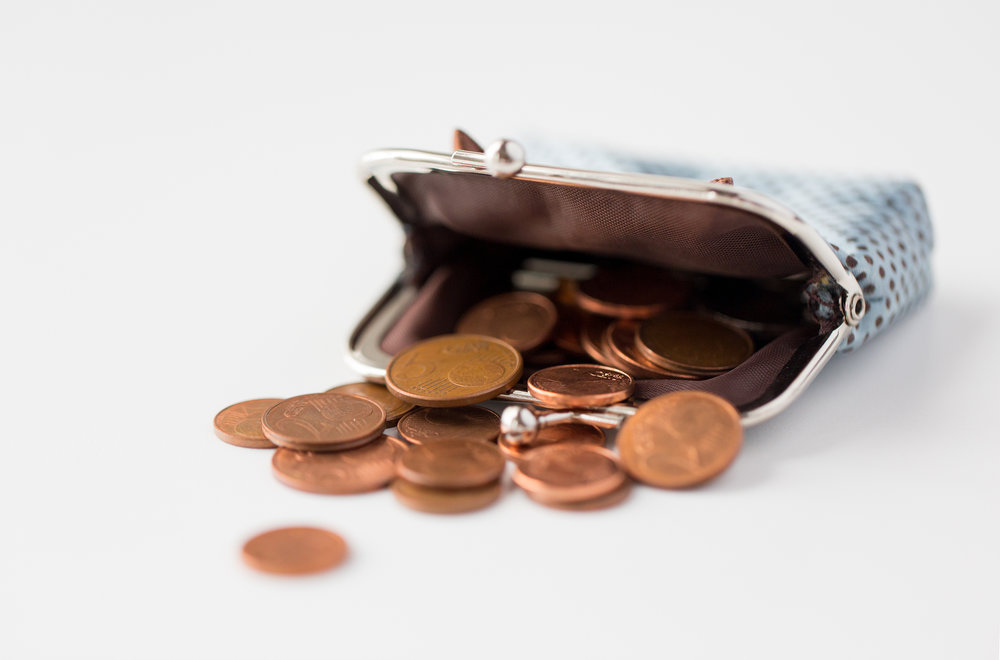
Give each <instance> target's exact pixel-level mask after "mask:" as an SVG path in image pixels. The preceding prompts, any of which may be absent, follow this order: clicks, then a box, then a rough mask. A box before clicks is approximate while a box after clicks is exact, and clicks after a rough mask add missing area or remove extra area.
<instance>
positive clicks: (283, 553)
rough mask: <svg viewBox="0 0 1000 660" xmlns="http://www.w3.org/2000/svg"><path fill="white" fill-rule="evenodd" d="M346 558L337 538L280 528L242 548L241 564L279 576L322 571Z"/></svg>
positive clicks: (316, 531) (307, 529)
mask: <svg viewBox="0 0 1000 660" xmlns="http://www.w3.org/2000/svg"><path fill="white" fill-rule="evenodd" d="M345 557H347V544H346V543H344V539H342V538H340V536H339V535H337V534H334V533H333V532H330V531H327V530H325V529H318V528H316V527H284V528H281V529H274V530H271V531H270V532H264V533H263V534H259V535H257V536H255V537H253V538H252V539H250V540H249V541H247V542H246V543H245V544H244V545H243V561H244V562H246V563H247V564H248V565H249V566H251V567H252V568H256V569H257V570H258V571H264V572H265V573H277V574H279V575H304V574H306V573H318V572H320V571H326V570H329V569H331V568H333V567H334V566H336V565H338V564H340V563H341V562H343V561H344V558H345Z"/></svg>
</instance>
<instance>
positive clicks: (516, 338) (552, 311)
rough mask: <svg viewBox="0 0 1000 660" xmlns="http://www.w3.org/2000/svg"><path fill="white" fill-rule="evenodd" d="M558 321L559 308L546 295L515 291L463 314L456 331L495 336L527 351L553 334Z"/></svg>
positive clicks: (503, 294)
mask: <svg viewBox="0 0 1000 660" xmlns="http://www.w3.org/2000/svg"><path fill="white" fill-rule="evenodd" d="M556 318H557V313H556V306H555V305H554V304H553V303H552V301H551V300H549V299H548V298H546V297H545V296H543V295H541V294H540V293H534V292H531V291H514V292H512V293H502V294H500V295H498V296H493V297H491V298H487V299H486V300H483V301H481V302H479V303H477V304H476V305H474V306H473V307H472V308H471V309H469V311H467V312H466V313H465V314H463V315H462V318H460V319H459V320H458V324H457V325H456V326H455V330H456V332H459V333H461V334H472V335H487V336H489V337H496V338H497V339H502V340H503V341H505V342H507V343H508V344H510V345H511V346H513V347H514V348H515V349H517V350H519V351H521V352H527V351H530V350H532V349H534V348H538V347H539V346H541V345H542V344H543V343H545V341H546V340H547V339H548V338H549V337H550V336H551V335H552V330H553V329H554V328H555V327H556Z"/></svg>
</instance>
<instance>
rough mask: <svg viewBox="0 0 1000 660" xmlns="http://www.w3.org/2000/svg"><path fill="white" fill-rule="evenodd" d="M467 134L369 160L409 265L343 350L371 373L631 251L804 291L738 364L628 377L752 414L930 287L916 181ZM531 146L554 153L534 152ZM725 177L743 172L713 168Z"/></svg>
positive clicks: (639, 393)
mask: <svg viewBox="0 0 1000 660" xmlns="http://www.w3.org/2000/svg"><path fill="white" fill-rule="evenodd" d="M461 138H464V140H461V141H460V142H458V143H457V146H461V147H462V148H461V149H457V150H455V151H453V152H449V153H435V152H425V151H410V150H385V151H376V152H373V153H370V154H368V155H367V156H366V157H365V158H364V160H363V162H362V165H361V170H362V175H363V177H364V179H365V181H366V182H367V183H368V184H369V185H370V186H371V187H372V188H373V189H374V190H375V191H376V192H377V193H378V195H379V196H380V197H381V198H382V199H383V201H384V202H385V203H386V205H387V206H388V207H389V209H390V210H391V211H392V212H393V214H395V215H396V217H397V218H398V219H399V221H400V222H401V223H402V226H403V228H404V231H405V234H406V244H405V257H406V266H405V269H404V271H403V273H402V274H401V275H400V277H399V279H398V280H397V281H396V282H395V283H394V284H393V285H392V286H391V287H390V289H389V290H388V291H387V292H386V293H385V294H384V295H383V296H382V298H381V299H380V300H379V301H378V302H377V303H376V305H375V306H374V308H373V309H372V310H371V311H370V312H369V313H368V314H367V315H366V316H365V317H364V319H363V320H362V321H361V323H360V324H359V325H358V327H357V328H356V330H355V331H354V333H353V334H352V336H351V338H350V347H349V361H350V362H351V363H352V366H353V367H354V368H355V369H356V370H357V371H358V372H359V373H361V374H362V375H363V376H364V377H366V378H368V379H371V380H383V379H384V375H385V367H386V365H387V364H388V363H389V360H390V359H391V357H392V356H393V355H394V354H395V353H396V352H398V351H400V350H401V349H403V348H405V347H407V346H409V345H410V344H412V343H414V342H416V341H418V340H420V339H424V338H427V337H431V336H434V335H438V334H446V333H450V332H453V331H454V326H455V323H456V320H457V319H458V318H459V316H460V315H461V314H462V313H463V311H465V310H466V309H468V308H469V307H470V306H472V305H473V304H475V303H476V302H478V301H479V300H482V299H483V298H486V297H487V296H490V295H493V294H496V293H499V292H502V291H506V290H510V289H512V288H514V285H513V284H512V282H515V283H516V282H518V281H522V282H527V283H528V285H527V286H528V287H530V286H531V282H532V281H533V279H532V278H533V277H534V278H535V279H536V280H537V279H539V278H540V279H541V280H544V279H545V277H546V276H549V277H552V278H559V277H563V276H567V275H568V276H570V277H572V276H574V275H573V274H574V273H575V272H577V271H581V272H582V271H583V270H584V269H585V267H586V266H588V265H590V266H592V265H593V264H603V263H616V264H621V263H636V264H643V265H645V266H656V267H660V268H664V269H670V270H671V272H677V273H683V274H686V275H687V276H690V277H693V278H699V277H702V278H715V279H717V280H721V281H725V282H736V283H739V282H740V281H748V282H753V283H779V284H780V285H781V287H784V288H787V287H789V286H792V287H794V288H795V289H796V291H797V293H798V295H797V297H796V300H798V301H799V302H798V304H800V305H801V315H799V318H800V322H798V323H796V324H794V325H793V326H792V327H788V328H786V329H785V330H784V331H783V332H782V333H781V334H780V335H778V336H774V337H768V338H767V340H766V341H762V340H760V339H759V338H758V339H757V341H756V345H755V352H754V353H753V355H752V356H751V357H750V358H749V359H747V360H746V361H745V362H743V363H742V364H741V365H740V366H738V367H736V368H735V369H733V370H732V371H729V372H727V373H725V374H722V375H719V376H716V377H713V378H708V379H707V380H673V379H652V380H640V381H638V382H637V384H636V397H637V398H641V399H647V398H651V397H653V396H657V395H659V394H664V393H667V392H671V391H677V390H688V389H697V390H704V391H709V392H713V393H715V394H718V395H720V396H722V397H724V398H726V399H728V400H729V401H730V402H731V403H733V404H734V405H735V406H736V407H737V409H738V410H739V411H740V414H741V416H742V419H743V422H744V424H746V425H749V424H754V423H757V422H760V421H763V420H765V419H767V418H769V417H771V416H773V415H775V414H776V413H778V412H780V411H781V410H783V409H784V408H785V407H786V406H787V405H788V404H789V403H791V401H793V400H794V399H795V397H796V396H797V395H798V394H799V393H801V392H802V390H803V389H804V388H805V387H806V386H807V385H808V384H809V382H810V381H811V380H812V379H813V378H814V377H815V376H816V374H817V373H819V371H820V369H822V368H823V366H824V365H826V363H827V362H828V360H829V359H830V358H831V357H832V356H833V355H834V354H835V353H836V352H838V351H840V352H846V351H850V350H854V349H856V348H858V347H859V346H860V345H862V344H864V343H866V342H867V341H869V340H870V339H872V338H873V337H874V336H875V335H877V334H878V333H880V332H882V331H884V330H885V329H886V328H887V327H889V326H891V325H893V324H894V322H896V321H897V320H898V319H899V318H900V317H901V316H902V315H903V314H904V313H905V312H906V311H907V310H908V309H909V308H911V307H912V306H914V305H915V304H916V303H917V302H919V301H920V300H921V299H922V298H923V297H924V296H925V294H926V293H927V291H928V289H929V287H930V284H931V276H930V265H929V257H930V252H931V247H932V233H931V226H930V219H929V216H928V212H927V207H926V203H925V201H924V198H923V195H922V193H921V191H920V189H919V187H918V186H917V185H916V184H914V183H912V182H908V181H901V180H889V179H876V178H856V179H852V178H829V177H821V176H815V175H807V174H794V173H792V174H789V173H771V172H764V171H760V170H749V169H743V168H734V167H728V166H707V165H698V164H691V163H683V162H676V163H674V162H650V161H644V160H637V159H631V158H625V157H621V156H618V155H615V154H611V153H606V152H595V151H581V150H577V149H571V148H566V147H552V146H548V145H545V144H537V145H528V148H527V149H524V148H522V147H521V146H520V145H519V144H517V143H513V142H509V141H501V142H497V143H495V144H493V145H490V147H488V148H487V149H486V150H485V151H483V150H480V149H479V147H478V146H477V145H476V144H475V143H473V142H472V141H471V140H470V139H468V138H465V136H464V135H461ZM526 153H527V157H530V158H531V160H532V162H539V163H540V162H545V163H549V164H548V165H540V164H539V165H533V164H528V163H526V157H525V154H526ZM556 164H558V165H559V166H556ZM574 168H580V169H574ZM723 176H726V177H732V178H733V180H734V182H735V185H731V184H729V183H719V182H712V180H713V179H716V178H718V177H723ZM519 278H520V280H519ZM765 289H766V286H765ZM734 290H738V287H737V288H736V289H734Z"/></svg>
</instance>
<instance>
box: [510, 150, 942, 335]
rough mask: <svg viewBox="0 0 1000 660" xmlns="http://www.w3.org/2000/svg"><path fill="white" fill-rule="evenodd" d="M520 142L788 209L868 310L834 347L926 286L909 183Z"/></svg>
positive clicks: (906, 306)
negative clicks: (725, 187) (723, 179)
mask: <svg viewBox="0 0 1000 660" xmlns="http://www.w3.org/2000/svg"><path fill="white" fill-rule="evenodd" d="M526 146H527V153H528V159H529V161H530V162H532V163H546V164H552V165H562V166H565V167H576V168H581V169H591V170H600V171H608V172H640V173H645V174H663V175H667V176H677V177H685V178H690V179H698V180H701V181H710V180H712V179H715V178H717V177H719V176H721V175H726V176H732V177H733V179H734V181H735V183H736V185H737V186H741V187H745V188H751V189H753V190H756V191H758V192H760V193H763V194H765V195H767V196H768V197H771V198H772V199H774V200H776V201H778V202H780V203H782V204H784V205H785V206H787V207H789V208H790V209H792V210H793V211H795V213H796V214H797V215H798V216H799V217H800V218H802V219H803V220H804V221H805V222H806V223H808V224H809V225H811V226H812V227H813V228H814V229H816V231H817V232H818V233H819V234H820V236H822V237H823V239H824V240H826V242H827V243H829V244H830V247H832V248H833V250H834V253H835V254H836V255H837V256H838V258H839V259H840V262H841V263H842V264H844V267H845V268H847V269H848V270H850V271H851V272H852V273H853V274H854V276H855V277H856V278H857V280H858V284H859V285H861V289H862V291H863V293H864V296H865V302H866V303H867V305H868V311H867V312H866V314H865V316H864V318H862V319H861V323H860V324H859V325H858V327H856V328H854V330H853V331H852V332H851V333H850V334H849V335H848V336H847V339H846V340H845V341H844V342H843V343H842V344H841V345H840V349H839V350H840V351H841V352H850V351H853V350H855V349H857V348H858V347H860V346H862V345H864V344H865V343H867V342H869V341H871V340H872V339H873V338H874V337H875V336H876V335H878V334H879V333H881V332H884V331H885V330H886V329H888V328H889V327H891V326H893V325H895V323H897V322H898V321H899V319H900V318H902V317H903V316H905V315H906V313H907V312H908V311H910V310H911V309H912V308H913V307H914V306H916V305H918V304H919V303H920V302H921V301H922V300H923V299H924V298H925V297H926V296H927V294H928V292H929V291H930V288H931V284H932V278H931V267H930V255H931V250H932V248H933V245H934V234H933V230H932V228H931V221H930V215H929V213H928V210H927V203H926V201H925V199H924V196H923V193H922V192H921V190H920V188H919V186H917V184H915V183H913V182H911V181H906V180H899V179H891V178H877V177H864V178H860V177H844V176H826V175H817V174H814V173H809V172H794V173H789V172H768V171H763V170H757V169H749V168H743V167H734V166H731V165H726V164H723V163H700V164H693V163H688V162H671V161H648V160H642V159H635V158H629V157H627V156H621V155H618V154H614V153H609V152H604V151H600V150H592V149H586V148H581V147H574V146H572V145H553V144H551V143H547V142H543V141H538V142H537V143H535V142H527V141H526ZM810 286H811V287H812V285H810ZM827 286H831V287H832V286H833V285H832V284H830V283H827ZM824 295H826V296H827V297H830V298H833V295H832V293H831V292H829V291H828V292H826V293H825V294H824V292H822V291H810V296H811V297H813V296H814V297H815V299H817V300H820V299H822V298H823V297H824Z"/></svg>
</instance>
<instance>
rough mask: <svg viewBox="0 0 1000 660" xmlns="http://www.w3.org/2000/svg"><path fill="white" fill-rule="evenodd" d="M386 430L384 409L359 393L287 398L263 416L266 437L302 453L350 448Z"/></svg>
mask: <svg viewBox="0 0 1000 660" xmlns="http://www.w3.org/2000/svg"><path fill="white" fill-rule="evenodd" d="M384 429H385V410H383V409H382V407H381V406H379V405H378V404H377V403H375V402H374V401H372V400H370V399H366V398H364V397H360V396H357V395H356V394H341V393H339V392H324V393H322V394H303V395H301V396H295V397H292V398H291V399H285V400H284V401H282V402H281V403H278V404H276V405H275V406H273V407H272V408H271V409H270V410H268V411H267V412H266V413H265V414H264V435H265V436H267V439H268V440H270V441H271V442H273V443H274V444H276V445H278V446H279V447H287V448H288V449H298V450H300V451H336V450H339V449H350V448H351V447H357V446H360V445H363V444H365V443H366V442H369V441H370V440H374V439H375V438H377V437H379V436H380V435H382V431H383V430H384Z"/></svg>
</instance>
